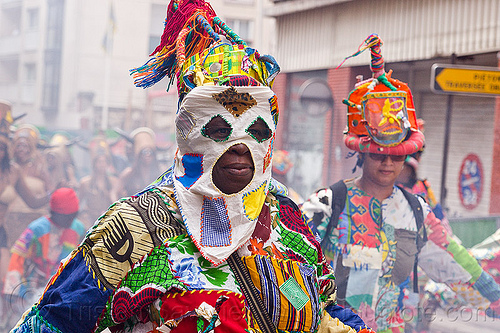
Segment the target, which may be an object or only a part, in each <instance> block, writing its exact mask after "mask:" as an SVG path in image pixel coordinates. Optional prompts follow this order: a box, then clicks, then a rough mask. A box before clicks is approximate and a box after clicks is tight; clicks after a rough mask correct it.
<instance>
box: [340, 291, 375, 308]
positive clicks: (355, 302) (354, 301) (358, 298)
mask: <svg viewBox="0 0 500 333" xmlns="http://www.w3.org/2000/svg"><path fill="white" fill-rule="evenodd" d="M345 300H346V302H347V303H349V305H352V307H353V308H354V309H359V307H360V306H361V303H363V302H364V303H366V304H368V305H370V306H371V305H372V301H373V295H369V294H359V295H352V296H348V297H346V299H345Z"/></svg>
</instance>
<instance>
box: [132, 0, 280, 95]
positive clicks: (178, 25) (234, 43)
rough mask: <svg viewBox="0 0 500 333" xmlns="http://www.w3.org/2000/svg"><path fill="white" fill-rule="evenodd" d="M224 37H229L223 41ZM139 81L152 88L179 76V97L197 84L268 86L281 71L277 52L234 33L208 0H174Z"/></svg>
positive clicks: (140, 69) (139, 72)
mask: <svg viewBox="0 0 500 333" xmlns="http://www.w3.org/2000/svg"><path fill="white" fill-rule="evenodd" d="M223 38H224V39H226V40H227V41H223ZM150 56H151V58H150V59H149V61H148V62H146V63H145V64H144V65H143V66H141V67H138V68H135V69H132V70H131V74H132V75H133V77H134V79H135V80H134V84H135V85H136V86H138V87H143V88H147V87H150V86H152V85H154V84H155V83H157V82H158V81H160V80H161V79H163V78H164V77H165V76H167V77H168V78H169V79H170V82H169V86H170V84H171V83H172V82H173V79H174V74H175V76H177V85H178V87H177V88H178V92H179V96H182V95H183V94H185V93H187V92H189V91H190V90H191V89H193V88H194V87H197V86H203V85H219V86H223V85H228V86H229V85H231V86H260V85H264V86H269V87H271V85H272V83H273V81H274V78H275V77H276V75H277V74H278V72H279V66H278V64H277V63H276V61H275V60H274V58H273V57H272V56H268V55H260V54H259V53H258V52H257V51H256V50H254V49H252V48H250V47H248V46H247V45H246V43H245V42H244V41H243V40H242V39H241V38H240V37H239V36H238V35H237V34H236V33H235V32H234V31H232V30H231V29H230V28H229V27H228V26H227V25H226V24H225V23H224V22H223V21H222V20H221V19H220V18H219V17H217V15H216V13H215V12H214V10H213V9H212V7H211V6H210V4H209V3H206V2H205V1H204V0H172V1H171V2H170V4H169V6H168V9H167V17H166V19H165V29H164V31H163V35H162V37H161V42H160V45H158V46H157V47H156V49H155V50H154V51H153V53H151V55H150Z"/></svg>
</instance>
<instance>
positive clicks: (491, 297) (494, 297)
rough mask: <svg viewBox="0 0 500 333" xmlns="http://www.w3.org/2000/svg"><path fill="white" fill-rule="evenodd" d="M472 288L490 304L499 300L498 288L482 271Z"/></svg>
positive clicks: (499, 289)
mask: <svg viewBox="0 0 500 333" xmlns="http://www.w3.org/2000/svg"><path fill="white" fill-rule="evenodd" d="M473 287H474V289H476V290H477V291H479V292H480V293H481V295H483V296H484V297H486V298H487V299H488V301H490V302H492V303H493V302H496V301H498V299H500V286H498V284H497V283H496V282H495V280H494V279H493V278H492V277H491V275H489V274H488V273H486V272H484V271H483V272H482V273H481V275H480V276H479V279H477V281H476V283H474V285H473Z"/></svg>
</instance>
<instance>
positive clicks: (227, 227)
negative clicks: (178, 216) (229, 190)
mask: <svg viewBox="0 0 500 333" xmlns="http://www.w3.org/2000/svg"><path fill="white" fill-rule="evenodd" d="M230 244H231V222H230V221H229V216H228V215H227V207H226V202H225V201H224V198H208V197H204V198H203V206H202V208H201V245H202V246H228V245H230Z"/></svg>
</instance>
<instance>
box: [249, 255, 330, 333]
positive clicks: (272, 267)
mask: <svg viewBox="0 0 500 333" xmlns="http://www.w3.org/2000/svg"><path fill="white" fill-rule="evenodd" d="M242 259H243V262H244V264H245V266H246V267H247V268H248V272H249V274H250V276H251V279H252V281H253V283H254V285H255V286H257V287H258V288H259V289H260V292H261V296H262V298H263V299H264V300H263V303H264V304H265V306H266V308H267V309H268V312H269V313H270V315H271V316H272V319H273V320H274V322H275V323H276V324H277V327H278V329H279V330H283V331H300V332H312V331H314V330H316V328H317V327H318V325H319V308H320V304H319V294H318V285H317V281H316V278H315V271H314V269H313V268H311V267H310V266H308V265H303V264H299V263H297V262H295V261H293V260H279V259H273V258H269V257H266V256H259V255H257V256H247V257H243V258H242ZM290 278H292V279H295V281H296V282H297V284H298V285H299V286H301V287H302V290H303V291H304V292H305V293H306V294H307V295H308V297H309V301H308V302H307V303H306V304H305V306H304V307H303V308H302V309H301V310H300V311H298V310H297V309H296V308H294V306H293V305H292V303H291V302H290V301H289V300H288V299H287V298H286V296H285V295H284V294H283V293H282V292H281V291H280V289H279V288H280V286H282V285H283V284H284V283H285V282H286V281H288V280H289V279H290ZM273 307H276V308H273Z"/></svg>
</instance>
